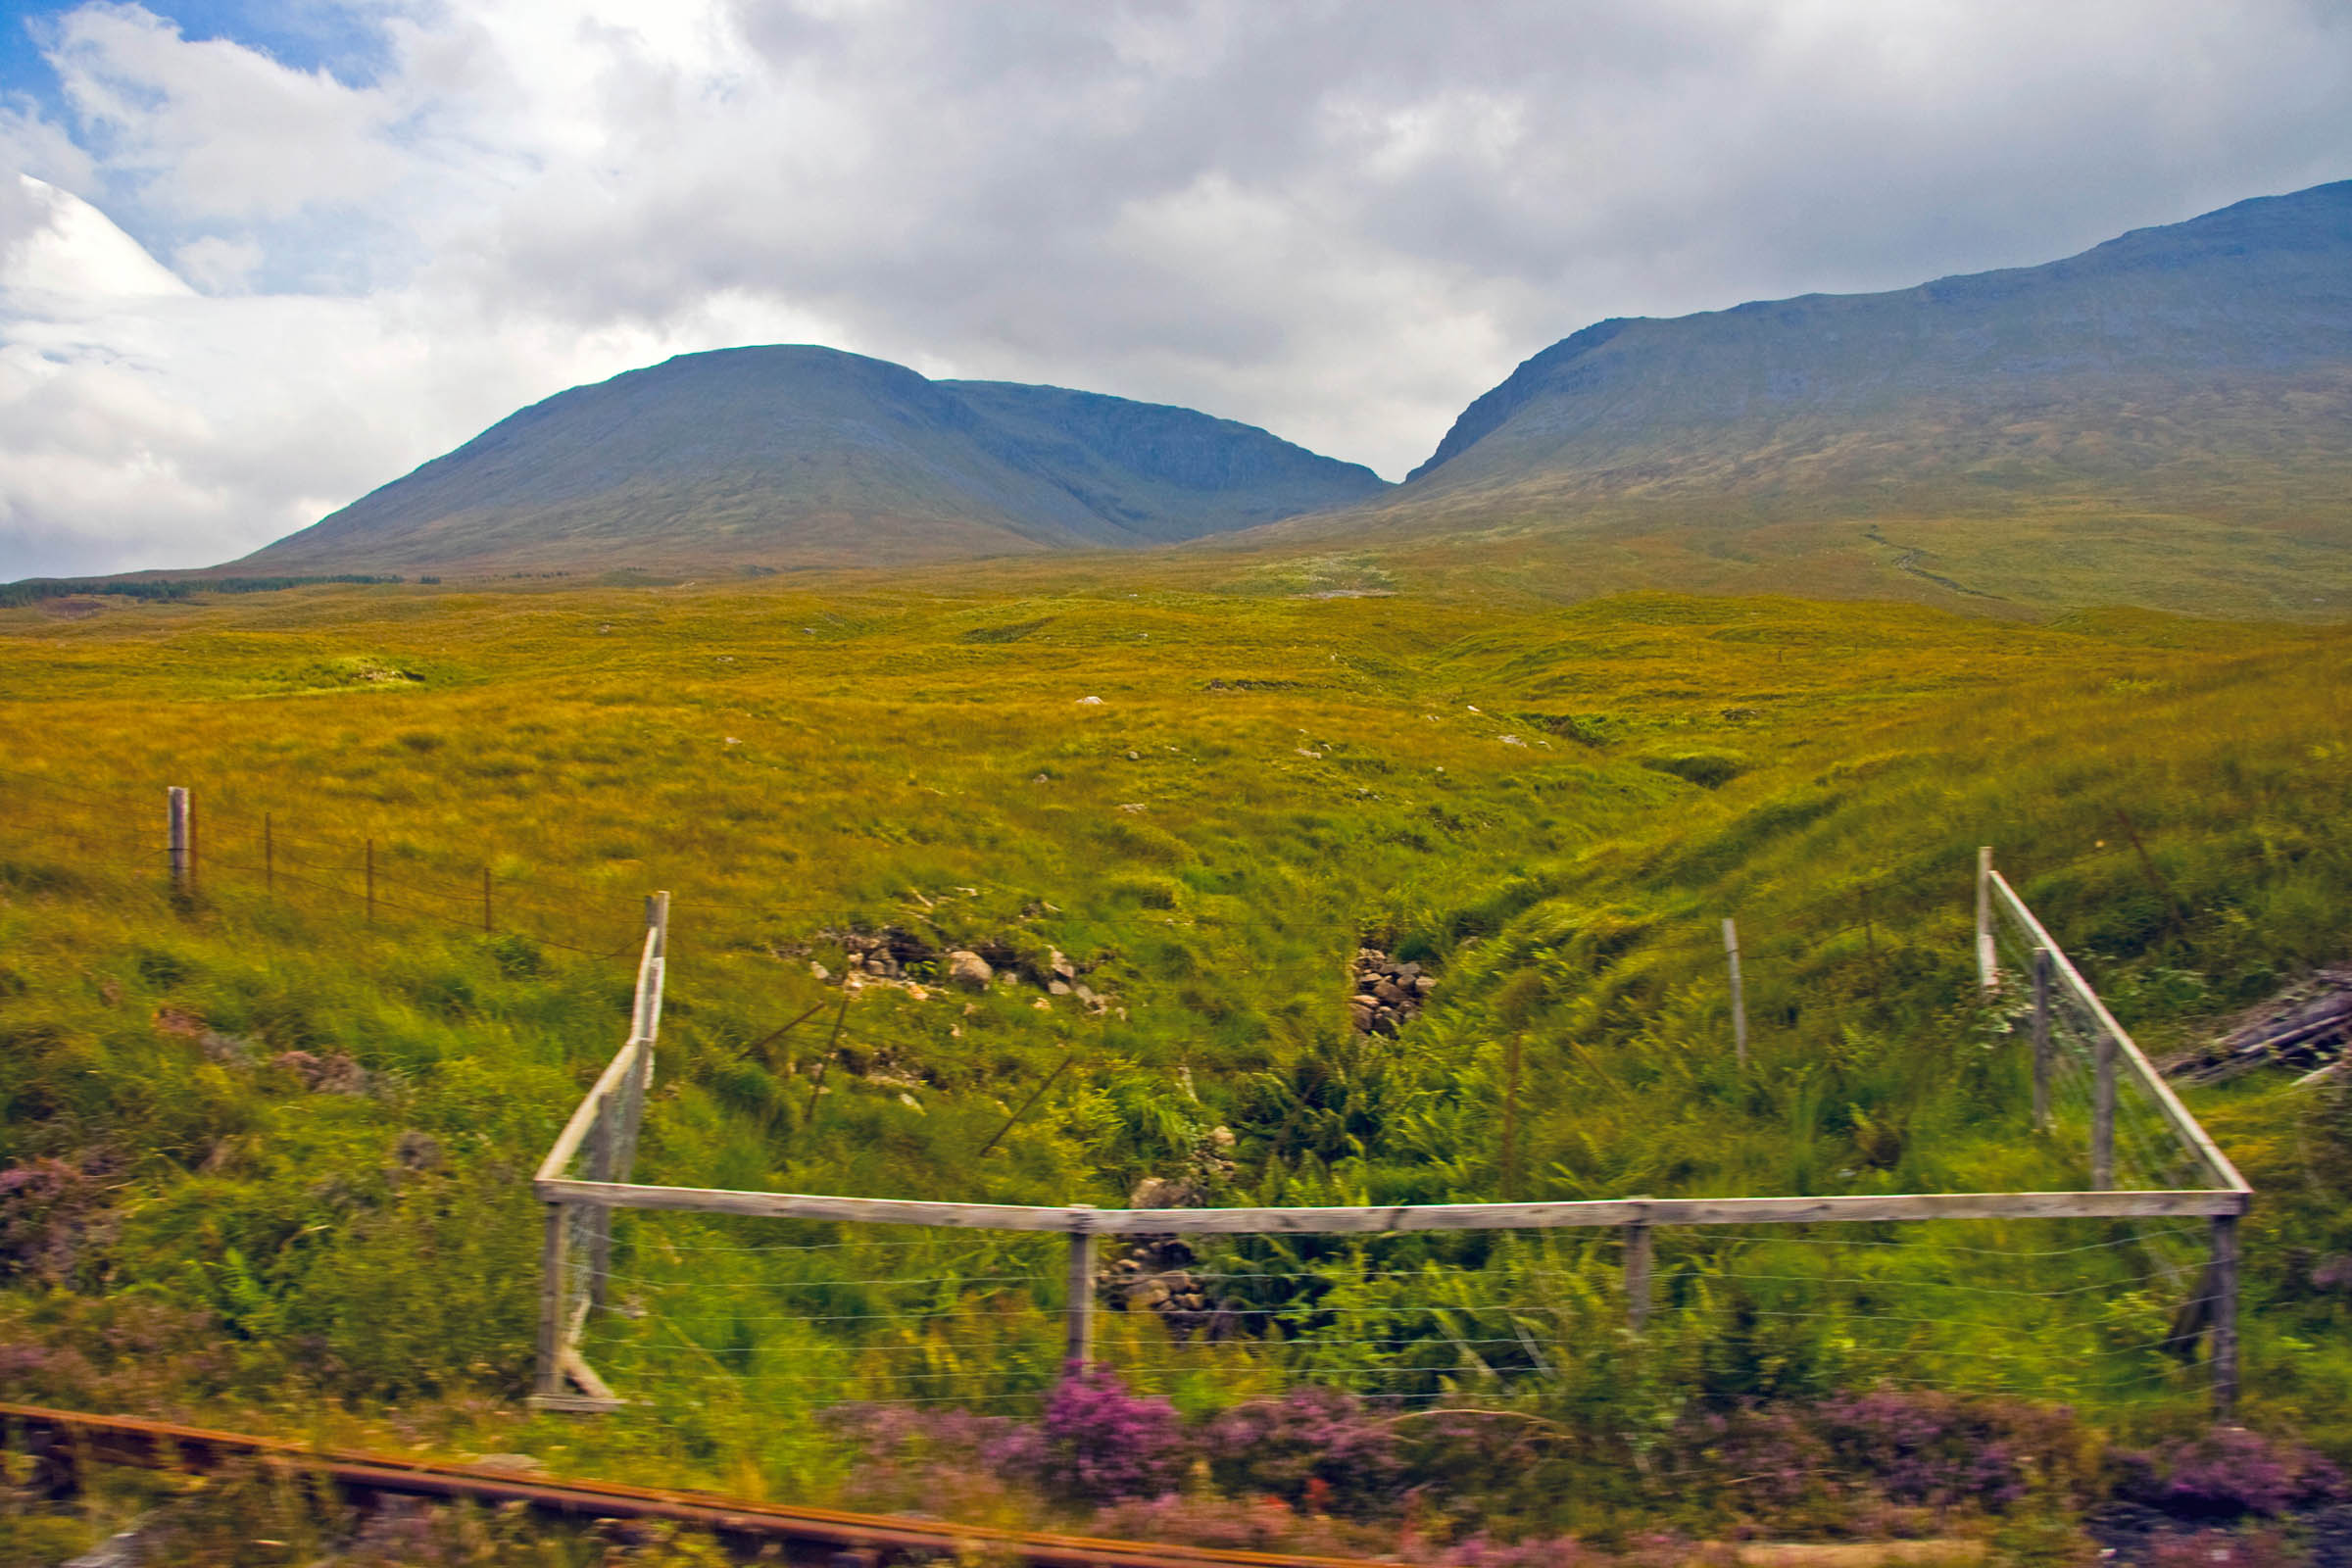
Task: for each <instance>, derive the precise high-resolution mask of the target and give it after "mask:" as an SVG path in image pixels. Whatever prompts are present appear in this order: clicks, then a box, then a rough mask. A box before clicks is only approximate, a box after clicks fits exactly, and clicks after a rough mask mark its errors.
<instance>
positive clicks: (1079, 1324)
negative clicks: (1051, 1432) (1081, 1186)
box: [1061, 1203, 1095, 1372]
mask: <svg viewBox="0 0 2352 1568" xmlns="http://www.w3.org/2000/svg"><path fill="white" fill-rule="evenodd" d="M1091 1206H1092V1205H1090V1204H1086V1203H1080V1204H1078V1205H1077V1207H1078V1209H1079V1214H1078V1216H1077V1218H1076V1220H1075V1221H1073V1222H1072V1227H1071V1230H1070V1299H1069V1301H1068V1303H1067V1304H1066V1305H1065V1306H1064V1307H1063V1308H1062V1330H1063V1335H1062V1350H1061V1358H1062V1361H1063V1363H1064V1365H1065V1366H1066V1367H1067V1368H1068V1369H1070V1370H1074V1371H1077V1372H1091V1371H1093V1370H1094V1368H1095V1232H1094V1223H1093V1221H1092V1220H1091V1219H1090V1218H1089V1217H1088V1215H1087V1212H1086V1210H1087V1209H1088V1208H1090V1207H1091Z"/></svg>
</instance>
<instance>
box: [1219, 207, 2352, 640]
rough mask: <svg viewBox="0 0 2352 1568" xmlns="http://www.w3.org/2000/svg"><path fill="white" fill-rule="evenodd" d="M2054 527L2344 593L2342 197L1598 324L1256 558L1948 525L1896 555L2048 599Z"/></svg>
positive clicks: (2348, 400) (2348, 261)
mask: <svg viewBox="0 0 2352 1568" xmlns="http://www.w3.org/2000/svg"><path fill="white" fill-rule="evenodd" d="M2061 515H2071V516H2073V517H2075V518H2076V519H2078V521H2080V520H2082V519H2090V518H2096V519H2103V522H2102V526H2103V525H2104V524H2105V523H2117V524H2119V525H2121V526H2123V527H2124V531H2125V532H2126V533H2128V534H2130V535H2131V539H2130V540H2129V541H2126V542H2123V543H2121V544H2119V545H2118V546H2117V548H2119V549H2121V548H2130V549H2134V550H2136V549H2145V548H2151V547H2161V546H2162V545H2163V543H2164V541H2165V540H2167V539H2179V538H2182V537H2185V535H2186V534H2188V533H2199V532H2200V530H2202V531H2203V534H2204V535H2206V536H2209V537H2208V538H2207V542H2208V543H2210V544H2212V545H2213V546H2214V548H2215V549H2216V550H2220V549H2222V544H2223V541H2222V536H2221V535H2220V534H2217V533H2213V532H2212V530H2214V529H2242V528H2243V527H2246V526H2256V527H2258V528H2260V529H2261V530H2263V531H2264V537H2263V538H2262V539H2260V540H2258V541H2255V543H2254V544H2253V545H2245V544H2244V541H2242V540H2241V541H2240V546H2242V548H2241V547H2232V548H2234V550H2235V555H2236V557H2237V559H2238V561H2239V562H2240V563H2241V564H2245V563H2249V562H2251V561H2252V558H2253V556H2254V554H2256V553H2259V551H2268V550H2272V549H2273V547H2274V546H2275V547H2276V549H2277V551H2279V552H2283V554H2282V555H2280V556H2279V557H2278V561H2277V562H2276V563H2274V564H2277V565H2278V567H2279V569H2280V571H2281V572H2283V573H2284V576H2283V577H2282V578H2281V579H2280V580H2281V581H2282V582H2285V581H2288V580H2290V579H2291V578H2292V577H2293V576H2294V575H2295V574H2297V573H2298V572H2301V571H2303V570H2305V569H2306V568H2312V569H2324V570H2325V571H2327V573H2329V574H2331V576H2332V578H2333V579H2335V580H2341V581H2345V582H2347V583H2348V584H2352V577H2348V576H2347V571H2348V569H2352V563H2348V562H2347V556H2348V554H2352V553H2348V552H2347V549H2346V547H2347V546H2352V181H2343V182H2339V183H2335V184H2329V185H2322V186H2318V187H2316V188H2313V189H2310V190H2305V191H2301V192H2298V193H2296V194H2293V195H2288V196H2277V197H2265V198H2260V199H2257V200H2253V201H2245V202H2240V203H2238V204H2236V205H2235V206H2232V207H2229V208H2225V209H2223V210H2221V211H2219V212H2216V213H2211V214H2208V215H2206V216H2204V217H2202V218H2197V219H2192V220H2190V221H2186V222H2181V223H2175V224H2171V225H2167V226H2163V227H2155V228H2143V229H2137V230H2134V231H2132V232H2131V233H2128V234H2125V235H2123V236H2122V237H2120V238H2117V239H2113V240H2110V241H2108V242H2107V243H2105V244H2102V245H2099V246H2096V247H2094V248H2092V249H2090V250H2088V251H2085V252H2083V253H2082V254H2081V255H2079V256H2075V257H2071V258H2069V259H2067V260H2064V261H2059V262H2052V263H2050V264H2048V265H2046V266H2040V267H2027V268H2015V269H2010V270H2001V271H1993V272H1981V273H1976V274H1972V275H1968V276H1960V277H1947V278H1943V279H1940V280H1938V281H1936V282H1932V283H1924V284H1921V285H1920V286H1918V287H1916V288H1907V289H1899V290H1895V291H1893V292H1890V293H1884V294H1862V295H1826V294H1813V295H1806V296H1803V297H1801V298H1797V299H1789V300H1776V301H1770V302H1762V303H1756V304H1748V305H1741V306H1739V307H1737V308H1736V309H1732V310H1726V311H1715V312H1708V313H1705V314H1702V315H1695V316H1685V317H1678V318H1675V319H1648V318H1636V319H1615V320H1606V321H1601V322H1599V323H1597V324H1595V325H1593V326H1588V327H1586V328H1585V329H1584V330H1582V331H1579V332H1577V333H1575V334H1573V335H1571V336H1569V337H1566V338H1563V339H1562V340H1560V341H1559V342H1557V343H1554V344H1553V345H1552V346H1551V347H1549V348H1547V349H1545V350H1544V351H1543V352H1542V353H1540V354H1538V355H1536V356H1535V357H1534V358H1532V359H1530V360H1528V361H1527V362H1526V363H1525V364H1523V365H1521V366H1520V367H1519V368H1518V369H1517V370H1515V371H1513V372H1512V374H1511V375H1510V377H1509V378H1508V379H1506V380H1505V381H1503V383H1502V384H1501V385H1499V386H1497V387H1495V389H1494V390H1492V391H1490V392H1488V393H1487V394H1486V395H1485V396H1483V397H1481V398H1479V399H1478V400H1477V401H1476V402H1474V403H1472V404H1471V405H1470V406H1469V407H1468V408H1467V409H1465V410H1464V411H1463V412H1462V414H1461V416H1460V417H1458V418H1457V419H1456V420H1455V421H1454V424H1453V427H1452V428H1451V429H1450V430H1449V431H1448V432H1447V433H1446V438H1445V439H1444V440H1443V441H1442V442H1441V443H1440V444H1439V446H1438V449H1437V451H1436V452H1435V453H1434V454H1432V455H1431V457H1430V459H1429V461H1428V462H1426V463H1424V464H1422V465H1421V466H1419V467H1418V468H1416V469H1414V470H1413V471H1412V473H1411V474H1409V475H1408V476H1407V479H1406V482H1405V483H1404V484H1402V485H1401V486H1399V487H1397V489H1395V490H1393V491H1390V492H1388V493H1387V494H1386V495H1384V496H1382V497H1380V498H1378V499H1377V500H1375V501H1374V502H1372V503H1371V504H1369V505H1368V506H1365V507H1360V508H1356V509H1353V510H1350V511H1348V512H1347V513H1344V514H1339V515H1331V516H1328V517H1317V518H1312V519H1300V520H1299V521H1298V522H1296V523H1288V524H1281V525H1277V526H1276V527H1274V528H1272V529H1270V530H1261V531H1260V533H1259V534H1256V535H1251V536H1250V542H1251V543H1270V542H1280V541H1282V540H1285V539H1295V538H1300V537H1305V536H1324V535H1331V534H1353V535H1363V536H1367V537H1371V538H1381V537H1388V538H1398V537H1409V536H1420V537H1428V538H1432V539H1435V538H1438V537H1441V536H1444V535H1447V534H1452V535H1457V536H1458V535H1460V534H1463V533H1466V532H1472V531H1477V530H1502V531H1504V532H1507V533H1511V534H1516V535H1520V536H1522V537H1524V536H1525V535H1527V534H1529V533H1548V534H1553V535H1562V534H1565V535H1579V534H1581V535H1583V536H1586V537H1589V538H1593V537H1600V536H1606V537H1608V538H1610V539H1613V540H1618V541H1625V540H1632V539H1638V538H1639V539H1664V540H1666V541H1667V542H1668V543H1669V544H1672V545H1674V546H1675V547H1676V548H1685V547H1687V548H1690V549H1692V550H1696V551H1698V552H1700V553H1701V554H1706V555H1712V556H1721V555H1722V554H1723V553H1724V552H1726V551H1730V552H1733V553H1745V554H1751V555H1760V556H1771V555H1773V554H1774V553H1775V552H1779V553H1780V554H1782V555H1787V554H1788V553H1789V552H1791V551H1794V552H1797V553H1800V554H1801V553H1802V552H1803V551H1804V550H1808V549H1814V548H1818V547H1821V546H1822V543H1823V540H1824V539H1827V538H1829V537H1830V535H1826V534H1822V533H1821V532H1820V531H1819V530H1820V529H1822V528H1824V527H1832V528H1833V531H1834V535H1835V538H1836V539H1838V540H1841V541H1846V542H1848V543H1849V544H1850V543H1851V542H1853V541H1860V540H1863V539H1865V538H1866V537H1867V532H1866V530H1867V527H1868V525H1869V524H1871V523H1874V522H1880V523H1887V524H1888V525H1890V526H1891V525H1893V524H1894V523H1897V522H1901V523H1904V524H1908V523H1910V522H1912V521H1934V522H1936V523H1938V524H1939V525H1940V524H1942V523H1951V524H1952V525H1953V526H1952V527H1951V528H1949V529H1941V530H1937V531H1922V530H1919V529H1912V530H1910V531H1911V533H1912V535H1913V536H1914V537H1911V538H1909V539H1907V540H1905V541H1901V543H1903V544H1904V545H1905V546H1906V547H1918V546H1924V547H1925V549H1926V550H1927V551H1928V552H1930V553H1931V554H1930V557H1929V558H1928V559H1932V553H1933V552H1936V551H1938V550H1943V549H1945V548H1946V546H1947V545H1950V544H1952V543H1953V542H1954V541H1963V542H1965V540H1967V539H1975V540H1977V541H1978V543H1976V544H1966V545H1965V551H1973V552H1974V554H1973V556H1971V559H1972V560H1980V559H1982V558H1985V553H1986V552H1987V551H1990V550H1993V549H1994V547H1995V545H1996V544H1997V545H1998V546H1999V547H2000V548H2001V549H2004V550H2009V551H2010V552H2011V555H2012V557H2013V558H2014V559H2010V560H2008V561H2007V562H2006V563H2005V564H2002V565H2001V566H2000V567H1999V571H2000V572H2002V573H2005V574H2006V575H2005V578H2004V580H2006V581H2009V582H2012V583H2014V584H2017V585H2020V586H2021V587H2023V588H2027V589H2030V586H2031V583H2032V581H2034V580H2037V579H2036V573H2037V572H2038V573H2041V574H2042V575H2044V576H2046V574H2047V571H2049V570H2055V569H2056V567H2057V565H2058V564H2059V563H2058V562H2056V560H2055V559H2054V558H2049V557H2048V553H2047V551H2046V550H2044V549H2043V547H2042V545H2040V544H2036V545H2034V547H2033V548H2032V549H2026V550H2023V552H2022V554H2021V553H2019V549H2018V548H2017V547H2019V542H2020V541H2021V539H2023V538H2024V537H2025V535H2024V534H2021V533H2020V532H2019V531H2018V529H2017V527H2016V526H2015V525H2016V524H2018V523H2019V522H2020V520H2021V519H2026V520H2030V521H2031V523H2032V527H2030V528H2029V529H2028V530H2027V532H2028V533H2032V532H2034V530H2036V529H2039V528H2041V527H2042V526H2043V525H2044V524H2047V523H2050V521H2051V519H2053V518H2057V517H2059V516H2061ZM1993 523H1998V524H2000V525H2001V526H2000V527H1999V528H1995V529H1991V530H1990V531H1987V526H1986V525H1988V524H1993ZM1775 530H1779V532H1778V533H1777V534H1776V533H1775ZM1809 530H1810V531H1809ZM2094 531H2095V530H2094ZM2061 532H2062V530H2061ZM1701 536H1705V537H1704V539H1703V541H1702V539H1701ZM1980 536H1981V538H1980ZM1677 541H1679V544H1677V543H1676V542H1677ZM1879 543H1880V544H1884V545H1885V546H1886V548H1885V550H1884V552H1883V553H1884V555H1885V557H1886V559H1887V560H1890V561H1891V560H1893V559H1895V558H1896V557H1897V556H1900V555H1904V554H1905V553H1906V552H1905V551H1904V550H1898V549H1896V548H1895V545H1894V544H1893V543H1888V542H1887V541H1880V542H1879ZM2046 543H2047V544H2048V546H2049V548H2050V549H2058V548H2061V547H2065V546H2067V545H2068V540H2067V539H2064V538H2060V537H2059V536H2058V533H2057V532H2053V533H2052V534H2051V536H2050V539H2049V540H2048V541H2046ZM1980 545H1981V546H1982V548H1979V546H1980ZM1645 548H1647V547H1645ZM1841 548H1842V547H1841ZM1854 548H1857V549H1858V548H1860V546H1858V545H1856V546H1854ZM1878 548H1879V545H1878V544H1874V545H1873V546H1872V547H1871V549H1873V550H1877V549H1878ZM2071 548H2073V549H2074V551H2075V553H2076V554H2077V555H2078V556H2080V555H2081V554H2082V551H2083V550H2084V549H2086V548H2091V540H2090V535H2089V533H2087V532H2085V531H2084V530H2083V529H2082V528H2081V527H2077V529H2076V532H2075V534H2074V535H2073V537H2072V545H2071ZM2100 548H2104V547H2100ZM1964 553H1965V552H1964ZM1651 555H1652V557H1653V558H1654V556H1655V551H1654V550H1653V551H1651ZM1908 555H1909V557H1910V559H1909V560H1908V561H1907V562H1906V566H1907V567H1909V568H1913V569H1915V570H1916V569H1924V568H1922V567H1921V564H1920V563H1921V559H1922V557H1921V553H1920V550H1919V549H1917V548H1908ZM2092 575H2093V576H2095V572H2093V574H2092ZM1929 577H1930V579H1931V580H1933V579H1934V578H1935V574H1934V573H1930V574H1929ZM2085 581H2086V582H2087V581H2088V579H2085ZM1728 582H1729V579H1727V585H1728ZM2001 591H2003V592H2006V591H2007V590H2006V589H2004V590H2001ZM2093 591H2095V589H2094V590H2093ZM2135 596H2137V597H2143V598H2144V597H2145V596H2138V595H2135ZM2290 597H2291V595H2290ZM2297 602H2298V603H2302V602H2307V601H2302V600H2298V601H2297Z"/></svg>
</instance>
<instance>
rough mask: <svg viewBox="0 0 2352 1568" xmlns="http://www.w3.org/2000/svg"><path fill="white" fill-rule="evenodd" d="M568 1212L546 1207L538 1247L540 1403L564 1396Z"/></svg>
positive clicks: (555, 1206) (565, 1207)
mask: <svg viewBox="0 0 2352 1568" xmlns="http://www.w3.org/2000/svg"><path fill="white" fill-rule="evenodd" d="M570 1241H571V1210H570V1207H569V1205H567V1204H564V1203H550V1204H548V1205H547V1231H546V1235H545V1236H544V1237H543V1238H542V1240H541V1242H540V1244H539V1375H538V1379H537V1393H538V1395H539V1397H541V1398H543V1399H553V1398H559V1397H562V1396H563V1393H564V1271H565V1264H566V1262H567V1261H568V1259H567V1258H566V1256H565V1254H566V1253H567V1252H568V1251H569V1250H570Z"/></svg>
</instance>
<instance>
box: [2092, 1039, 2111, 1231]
mask: <svg viewBox="0 0 2352 1568" xmlns="http://www.w3.org/2000/svg"><path fill="white" fill-rule="evenodd" d="M2092 1055H2093V1057H2094V1059H2095V1060H2096V1062H2097V1064H2098V1073H2097V1079H2096V1081H2095V1082H2094V1083H2093V1084H2092V1086H2091V1096H2090V1185H2091V1188H2092V1189H2093V1190H2094V1191H2096V1192H2102V1193H2103V1192H2106V1191H2107V1190H2108V1189H2110V1188H2112V1187H2113V1186H2114V1185H2115V1036H2114V1034H2113V1033H2111V1032H2110V1031H2108V1030H2106V1029H2104V1028H2102V1029H2100V1030H2099V1042H2098V1047H2097V1049H2096V1050H2095V1051H2094V1052H2093V1053H2092Z"/></svg>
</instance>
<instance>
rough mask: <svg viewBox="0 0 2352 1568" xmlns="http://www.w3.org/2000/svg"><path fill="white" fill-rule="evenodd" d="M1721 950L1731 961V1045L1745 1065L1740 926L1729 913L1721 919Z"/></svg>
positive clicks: (1741, 1062) (1745, 1042)
mask: <svg viewBox="0 0 2352 1568" xmlns="http://www.w3.org/2000/svg"><path fill="white" fill-rule="evenodd" d="M1723 951H1724V953H1725V955H1726V956H1728V957H1730V959H1731V961H1732V1047H1733V1049H1734V1050H1735V1051H1737V1052H1738V1053H1739V1055H1740V1066H1742V1067H1744V1066H1746V1065H1747V998H1746V997H1745V995H1744V994H1743V993H1742V991H1741V988H1740V928H1739V927H1738V926H1736V925H1734V924H1733V923H1732V918H1731V916H1730V915H1725V916H1724V919H1723Z"/></svg>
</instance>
